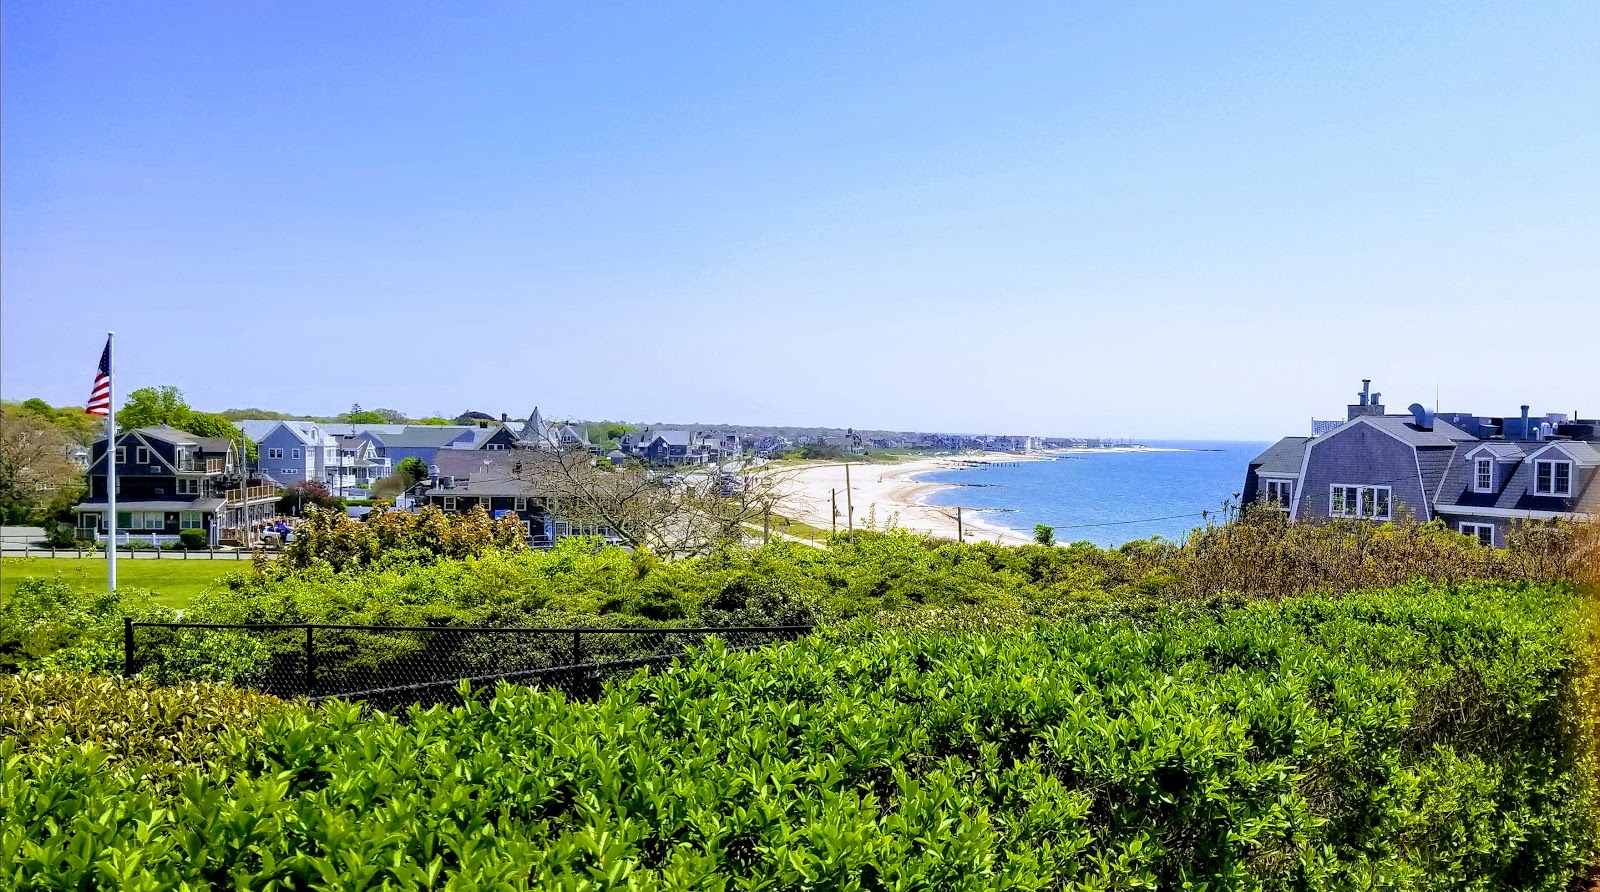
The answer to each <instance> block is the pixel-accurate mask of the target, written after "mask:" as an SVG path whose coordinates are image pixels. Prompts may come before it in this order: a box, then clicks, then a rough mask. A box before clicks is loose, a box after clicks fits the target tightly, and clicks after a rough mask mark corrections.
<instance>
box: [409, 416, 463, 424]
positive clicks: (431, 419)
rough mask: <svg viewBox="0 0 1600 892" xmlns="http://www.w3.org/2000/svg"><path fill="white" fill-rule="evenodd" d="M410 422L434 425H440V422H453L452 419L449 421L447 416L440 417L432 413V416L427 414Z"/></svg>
mask: <svg viewBox="0 0 1600 892" xmlns="http://www.w3.org/2000/svg"><path fill="white" fill-rule="evenodd" d="M412 423H413V424H431V425H435V426H437V425H442V424H455V422H454V421H451V420H450V419H448V418H440V417H439V416H437V415H432V416H429V417H427V418H421V419H418V420H417V421H414V422H412Z"/></svg>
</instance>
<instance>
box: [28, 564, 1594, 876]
mask: <svg viewBox="0 0 1600 892" xmlns="http://www.w3.org/2000/svg"><path fill="white" fill-rule="evenodd" d="M1575 616H1576V609H1575V602H1574V599H1573V598H1572V597H1571V596H1570V595H1568V594H1566V593H1564V592H1563V591H1562V590H1556V589H1546V588H1536V587H1527V588H1519V587H1497V586H1488V585H1480V586H1469V587H1463V588H1460V589H1447V588H1430V587H1425V586H1413V587H1408V588H1402V589H1397V590H1393V591H1390V592H1383V593H1377V594H1368V595H1360V596H1352V597H1349V598H1347V599H1344V600H1339V601H1334V600H1325V599H1319V598H1307V599H1301V600H1291V601H1285V602H1281V603H1279V604H1277V605H1265V604H1256V605H1251V606H1246V607H1243V608H1239V609H1220V610H1217V611H1215V612H1214V613H1213V614H1205V613H1198V612H1196V613H1192V614H1191V615H1189V616H1187V617H1186V618H1181V619H1180V618H1177V617H1174V618H1170V619H1167V620H1156V621H1153V622H1141V623H1140V624H1138V625H1135V624H1132V623H1129V622H1071V623H1065V624H1061V625H1056V626H1051V627H1045V628H1038V629H1034V630H1029V631H1007V632H999V633H995V634H974V633H964V634H950V633H946V632H938V631H933V632H930V631H921V630H917V629H908V628H901V629H897V630H895V631H889V632H882V633H878V634H876V635H872V636H867V637H865V638H863V637H862V636H860V634H859V632H857V633H855V634H853V635H851V636H846V637H829V636H827V635H821V636H816V637H813V638H811V639H808V640H806V641H804V642H801V643H797V644H794V645H789V646H785V647H780V648H772V649H768V650H765V651H761V652H756V653H728V652H725V651H722V650H720V649H718V648H716V647H712V648H709V649H707V650H706V651H705V652H702V653H700V654H698V655H696V656H695V657H694V658H693V659H692V660H690V661H688V662H687V663H686V664H685V665H683V666H682V667H681V668H678V669H676V670H673V671H670V672H664V673H660V674H656V675H646V674H642V673H641V674H640V675H638V676H636V677H634V678H632V679H631V680H629V681H627V682H625V683H622V684H619V685H617V686H615V687H614V688H612V689H611V690H610V691H609V692H608V693H607V695H606V696H605V697H604V698H603V699H602V700H600V701H597V702H593V703H575V702H569V701H567V700H565V699H564V698H562V697H561V696H559V695H556V694H546V693H541V692H536V691H529V690H526V689H513V688H506V689H503V690H501V691H499V692H498V693H497V694H496V695H495V696H494V697H493V699H492V700H490V701H488V702H487V703H478V702H471V703H469V705H467V706H465V707H461V708H456V709H442V708H435V709H432V710H427V711H423V710H416V711H413V712H412V713H410V714H409V715H408V716H404V717H389V716H383V715H378V716H376V717H369V718H364V717H363V716H362V712H361V709H360V708H359V707H358V706H346V705H337V704H336V705H331V706H327V707H324V708H323V709H321V710H318V711H311V710H306V709H302V708H295V709H291V710H288V711H285V712H280V713H273V714H270V715H268V716H266V717H265V719H264V720H263V722H262V724H261V728H260V734H259V736H257V737H249V736H245V735H235V734H225V735H223V736H222V737H221V740H222V749H223V752H221V753H219V754H218V755H217V757H216V760H215V763H216V764H215V765H214V766H213V767H212V769H211V770H209V771H193V772H190V773H188V774H187V775H186V778H187V780H186V782H184V783H181V784H179V785H178V786H177V787H176V790H175V792H173V793H172V794H171V795H167V796H163V795H161V794H160V793H159V792H157V791H152V790H151V789H150V788H149V785H148V784H146V783H144V782H142V780H141V779H140V777H139V772H138V769H137V767H136V766H132V765H130V764H126V763H125V764H123V765H121V766H118V765H115V764H108V762H107V756H106V755H105V752H104V750H102V749H100V748H98V747H95V746H92V745H85V746H76V747H72V746H68V747H62V746H52V747H47V748H44V749H30V745H29V744H27V743H26V741H24V743H23V744H22V745H21V746H20V747H19V744H18V742H17V741H14V740H7V741H5V742H4V743H0V764H3V766H4V768H3V772H4V777H3V779H0V819H3V820H0V823H3V830H0V865H4V867H3V868H0V869H3V870H4V871H5V872H6V873H5V881H6V883H7V884H8V885H10V886H12V887H15V888H19V889H30V888H89V887H93V886H101V887H107V886H115V887H118V888H124V889H140V888H152V889H153V888H171V887H176V886H180V885H182V884H187V885H188V887H189V888H207V887H209V888H223V887H229V888H339V889H355V888H444V887H449V888H460V889H466V888H505V889H529V888H545V889H572V890H577V889H624V888H628V889H644V888H652V889H653V888H666V889H688V888H704V889H774V890H776V889H939V890H965V889H1082V890H1088V889H1286V890H1287V889H1295V890H1323V889H1329V890H1331V889H1375V888H1382V889H1441V888H1449V889H1549V890H1557V889H1563V888H1565V887H1566V885H1567V883H1568V882H1569V881H1570V880H1571V879H1572V877H1573V875H1574V873H1575V872H1576V871H1577V870H1578V869H1579V867H1580V866H1581V865H1583V864H1584V863H1586V862H1587V861H1588V859H1589V858H1590V857H1591V855H1593V854H1594V852H1595V842H1594V834H1593V830H1594V824H1593V811H1592V808H1591V797H1590V792H1589V789H1588V787H1587V785H1586V783H1585V782H1584V777H1585V775H1584V772H1583V770H1582V762H1581V760H1580V757H1579V755H1578V752H1577V750H1576V747H1575V743H1574V740H1573V739H1571V735H1572V734H1573V733H1574V730H1575V727H1576V725H1575V723H1574V722H1573V721H1572V720H1571V719H1572V715H1571V714H1570V712H1568V711H1566V710H1564V697H1566V696H1568V695H1570V694H1571V692H1572V691H1574V690H1575V689H1576V688H1575V686H1576V685H1577V684H1578V683H1579V681H1581V679H1582V678H1583V677H1586V675H1585V671H1586V670H1585V669H1584V666H1583V664H1582V663H1581V661H1579V660H1578V658H1577V657H1576V656H1575V649H1574V640H1575V631H1574V629H1575Z"/></svg>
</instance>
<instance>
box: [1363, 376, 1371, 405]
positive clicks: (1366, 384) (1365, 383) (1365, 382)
mask: <svg viewBox="0 0 1600 892" xmlns="http://www.w3.org/2000/svg"><path fill="white" fill-rule="evenodd" d="M1371 386H1372V379H1371V378H1362V379H1361V405H1363V406H1365V405H1366V404H1367V388H1369V387H1371Z"/></svg>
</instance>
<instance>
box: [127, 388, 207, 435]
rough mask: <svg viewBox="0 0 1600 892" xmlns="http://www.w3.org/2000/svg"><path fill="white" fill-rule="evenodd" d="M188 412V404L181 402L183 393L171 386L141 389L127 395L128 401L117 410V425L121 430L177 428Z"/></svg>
mask: <svg viewBox="0 0 1600 892" xmlns="http://www.w3.org/2000/svg"><path fill="white" fill-rule="evenodd" d="M189 412H190V409H189V404H188V403H186V402H184V400H183V391H182V390H179V389H178V388H176V387H174V386H172V385H171V384H163V385H162V386H160V387H141V388H139V389H138V390H135V391H134V392H132V393H130V394H128V401H127V402H125V403H123V404H122V408H121V409H119V410H117V425H118V426H119V427H121V428H122V429H123V430H131V429H133V428H140V427H150V426H151V425H156V424H170V425H172V426H173V427H178V426H179V422H181V421H183V419H184V417H185V416H187V415H188V414H189Z"/></svg>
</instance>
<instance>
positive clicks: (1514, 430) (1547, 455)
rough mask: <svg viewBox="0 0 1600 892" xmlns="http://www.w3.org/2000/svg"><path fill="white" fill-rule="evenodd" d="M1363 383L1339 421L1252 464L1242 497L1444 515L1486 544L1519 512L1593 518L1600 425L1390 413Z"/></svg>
mask: <svg viewBox="0 0 1600 892" xmlns="http://www.w3.org/2000/svg"><path fill="white" fill-rule="evenodd" d="M1362 385H1363V386H1362V390H1361V393H1360V394H1359V397H1358V401H1357V402H1356V403H1354V404H1352V405H1350V406H1348V407H1347V412H1346V420H1345V421H1344V422H1343V423H1342V424H1338V425H1337V426H1334V427H1331V428H1326V427H1325V428H1323V429H1322V430H1320V431H1317V432H1315V433H1314V435H1313V436H1310V437H1285V438H1283V439H1282V440H1279V441H1278V442H1277V443H1274V444H1273V445H1272V446H1271V447H1270V448H1268V449H1267V450H1266V451H1265V452H1263V453H1261V454H1260V455H1258V456H1256V458H1255V459H1254V460H1252V461H1251V462H1250V464H1249V467H1248V469H1247V470H1246V472H1245V483H1244V491H1243V493H1242V497H1243V500H1244V502H1245V503H1246V504H1250V503H1259V504H1266V505H1271V506H1274V507H1276V508H1278V509H1280V510H1283V511H1287V512H1288V513H1289V516H1290V517H1291V518H1292V519H1294V520H1297V521H1312V522H1315V521H1326V520H1330V519H1357V520H1370V521H1377V522H1382V521H1389V520H1394V519H1397V518H1402V517H1404V518H1409V519H1414V520H1418V521H1430V520H1435V519H1441V520H1443V521H1445V522H1446V523H1448V524H1449V525H1450V526H1451V528H1452V529H1455V530H1457V531H1458V532H1462V533H1465V534H1467V535H1471V536H1474V537H1476V538H1477V539H1478V540H1479V541H1480V542H1483V543H1484V544H1485V545H1494V546H1500V545H1504V544H1505V541H1506V536H1507V534H1508V533H1509V532H1510V529H1511V525H1512V523H1514V522H1516V521H1518V520H1545V519H1551V518H1557V517H1567V518H1583V517H1590V516H1595V517H1600V484H1597V483H1596V482H1595V481H1596V478H1597V477H1600V449H1597V448H1596V443H1597V442H1600V437H1597V436H1596V431H1597V429H1600V423H1597V422H1594V421H1571V422H1569V421H1568V420H1567V418H1566V416H1565V415H1558V414H1551V415H1546V416H1543V417H1533V416H1529V414H1528V407H1527V406H1523V407H1522V414H1521V415H1520V416H1519V417H1509V418H1489V417H1480V416H1475V415H1471V414H1470V413H1453V414H1451V415H1448V416H1445V415H1438V416H1436V415H1435V414H1434V413H1433V412H1431V411H1429V410H1427V409H1425V408H1423V407H1422V406H1421V405H1417V404H1413V405H1411V406H1410V407H1409V411H1408V413H1407V414H1405V415H1389V414H1386V413H1385V411H1384V407H1383V404H1382V402H1381V401H1380V395H1379V394H1376V393H1369V392H1368V385H1370V382H1369V381H1363V382H1362ZM1446 419H1452V420H1446Z"/></svg>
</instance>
